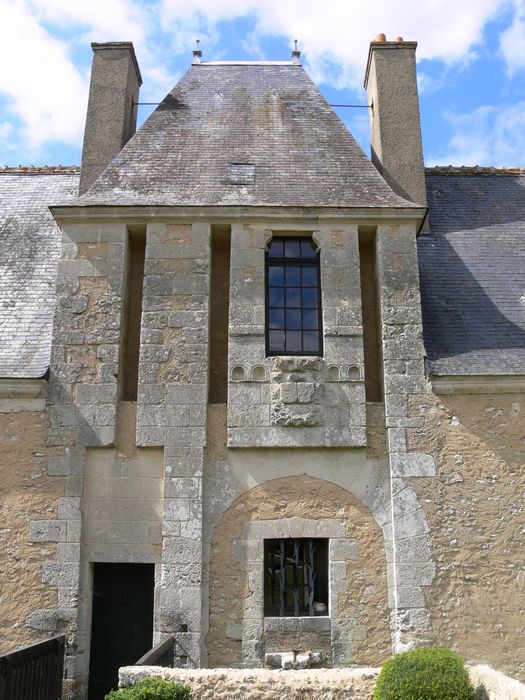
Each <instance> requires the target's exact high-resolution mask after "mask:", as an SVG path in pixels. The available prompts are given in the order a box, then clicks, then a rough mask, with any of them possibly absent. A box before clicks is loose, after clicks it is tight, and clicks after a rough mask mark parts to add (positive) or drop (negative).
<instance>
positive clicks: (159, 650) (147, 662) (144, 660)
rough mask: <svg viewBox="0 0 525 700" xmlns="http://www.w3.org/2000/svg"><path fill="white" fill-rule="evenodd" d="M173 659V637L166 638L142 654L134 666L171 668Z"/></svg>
mask: <svg viewBox="0 0 525 700" xmlns="http://www.w3.org/2000/svg"><path fill="white" fill-rule="evenodd" d="M174 657H175V637H168V639H166V640H164V641H163V642H161V643H160V644H157V646H156V647H153V649H150V650H149V651H148V652H146V653H145V654H144V656H142V657H141V658H140V659H139V660H138V661H136V662H135V664H134V666H165V667H167V668H173V661H174Z"/></svg>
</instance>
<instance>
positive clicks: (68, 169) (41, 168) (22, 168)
mask: <svg viewBox="0 0 525 700" xmlns="http://www.w3.org/2000/svg"><path fill="white" fill-rule="evenodd" d="M79 173H80V165H0V175H69V174H71V175H78V174H79Z"/></svg>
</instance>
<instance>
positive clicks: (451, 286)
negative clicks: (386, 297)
mask: <svg viewBox="0 0 525 700" xmlns="http://www.w3.org/2000/svg"><path fill="white" fill-rule="evenodd" d="M426 172H427V177H426V182H427V196H428V204H429V209H430V233H423V234H421V235H420V237H419V241H418V246H419V260H420V274H421V295H422V308H423V327H424V338H425V346H426V350H427V354H428V362H429V370H430V373H431V374H434V375H458V374H459V375H462V374H464V375H476V374H524V373H525V170H520V169H510V168H508V169H501V170H499V169H495V168H450V167H446V168H443V167H440V168H429V169H427V171H426Z"/></svg>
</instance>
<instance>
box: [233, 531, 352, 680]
mask: <svg viewBox="0 0 525 700" xmlns="http://www.w3.org/2000/svg"><path fill="white" fill-rule="evenodd" d="M281 538H297V539H300V538H325V539H327V540H328V614H327V615H326V616H315V617H265V615H264V540H265V539H281ZM347 542H348V540H347V533H346V523H345V521H343V520H337V519H335V518H323V519H319V520H313V519H307V518H300V517H293V518H283V519H279V520H250V521H247V522H246V523H245V526H244V531H243V539H241V540H234V542H233V543H232V553H233V558H234V560H236V561H238V562H239V565H240V567H241V569H242V570H243V571H244V572H245V573H246V574H247V575H248V589H249V595H248V596H247V597H246V598H245V599H244V601H243V619H242V662H243V665H246V666H248V667H249V666H260V665H261V664H262V663H263V637H264V631H265V630H267V631H270V630H271V631H276V630H280V631H283V632H285V631H316V630H317V631H322V630H325V629H326V627H327V625H328V626H329V627H330V635H331V639H332V654H333V662H334V665H337V662H338V655H339V653H340V652H341V656H342V657H343V656H344V648H345V636H346V631H345V629H344V625H342V626H341V625H340V624H339V603H338V598H339V595H340V594H341V593H345V592H346V591H348V586H349V583H348V578H347V570H346V547H347Z"/></svg>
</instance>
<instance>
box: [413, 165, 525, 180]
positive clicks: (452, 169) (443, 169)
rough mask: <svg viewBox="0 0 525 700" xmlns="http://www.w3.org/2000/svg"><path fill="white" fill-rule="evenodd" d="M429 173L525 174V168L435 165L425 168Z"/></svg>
mask: <svg viewBox="0 0 525 700" xmlns="http://www.w3.org/2000/svg"><path fill="white" fill-rule="evenodd" d="M425 173H426V174H427V175H507V176H508V175H511V176H515V177H516V176H520V175H525V168H521V167H519V166H517V167H510V166H501V167H495V166H492V165H487V166H483V165H433V166H431V167H426V168H425Z"/></svg>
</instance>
